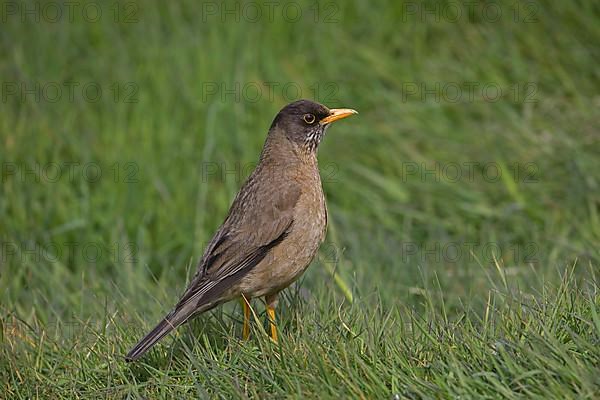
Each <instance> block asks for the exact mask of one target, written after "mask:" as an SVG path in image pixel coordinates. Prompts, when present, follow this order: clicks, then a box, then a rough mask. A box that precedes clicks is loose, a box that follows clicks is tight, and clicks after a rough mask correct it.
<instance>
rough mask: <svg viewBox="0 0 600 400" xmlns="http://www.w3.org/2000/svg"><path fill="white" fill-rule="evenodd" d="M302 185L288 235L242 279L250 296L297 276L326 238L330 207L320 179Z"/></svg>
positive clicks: (282, 285)
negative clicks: (326, 202) (327, 207)
mask: <svg viewBox="0 0 600 400" xmlns="http://www.w3.org/2000/svg"><path fill="white" fill-rule="evenodd" d="M303 188H304V190H303V192H302V194H301V196H300V198H299V199H298V202H297V204H296V206H295V207H294V222H293V224H292V226H291V228H290V231H289V233H288V235H287V236H286V238H285V239H284V240H283V241H282V242H281V243H280V244H279V245H277V246H276V247H275V248H273V249H272V250H271V251H270V252H269V254H268V255H267V256H266V257H265V259H264V260H263V261H262V262H261V263H259V264H258V265H257V266H256V267H255V268H253V270H252V271H251V272H250V273H249V274H248V275H247V276H246V277H245V278H244V279H243V282H242V285H241V286H242V288H241V289H242V292H243V293H245V294H247V295H248V296H250V297H258V296H263V295H266V294H270V293H274V292H277V291H279V290H282V289H284V288H285V287H287V286H289V285H290V284H291V283H292V282H294V281H295V280H296V279H298V277H299V276H300V275H302V273H303V272H304V271H305V270H306V268H307V267H308V265H309V264H310V262H311V261H312V260H313V258H314V257H315V255H316V254H317V251H318V249H319V246H320V244H321V243H322V242H323V240H324V238H325V233H326V228H327V209H326V205H325V197H324V195H323V190H322V188H321V182H320V179H319V180H318V181H314V182H312V184H310V185H303Z"/></svg>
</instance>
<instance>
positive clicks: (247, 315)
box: [241, 295, 250, 340]
mask: <svg viewBox="0 0 600 400" xmlns="http://www.w3.org/2000/svg"><path fill="white" fill-rule="evenodd" d="M241 302H242V309H243V310H244V327H243V328H242V338H243V339H244V340H248V338H249V337H250V304H248V299H246V296H244V295H242V298H241Z"/></svg>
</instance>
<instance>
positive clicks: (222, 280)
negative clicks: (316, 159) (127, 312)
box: [175, 178, 301, 310]
mask: <svg viewBox="0 0 600 400" xmlns="http://www.w3.org/2000/svg"><path fill="white" fill-rule="evenodd" d="M300 193H301V192H300V188H299V186H298V185H296V184H295V183H294V182H293V181H287V182H285V186H284V187H281V186H280V185H275V184H274V182H273V181H269V180H265V179H262V180H254V179H252V178H251V179H250V180H249V181H248V182H247V183H246V185H244V187H243V188H242V189H241V190H240V193H239V194H238V196H237V197H236V199H235V200H234V202H233V204H232V206H231V209H230V211H229V215H228V216H227V219H226V220H225V223H224V224H223V226H222V227H221V228H220V229H219V231H218V232H217V234H216V235H215V237H214V238H213V240H212V241H211V243H210V244H209V246H208V247H207V250H206V252H205V254H204V256H203V257H202V260H201V261H200V265H199V266H198V273H197V275H196V276H195V277H194V279H192V282H191V283H190V285H189V287H188V289H187V290H186V292H185V293H184V294H183V296H182V298H181V300H180V301H179V303H178V304H177V306H176V307H175V310H178V309H182V308H188V307H189V308H193V309H196V308H198V307H199V306H200V305H202V304H206V303H209V302H211V301H213V300H214V299H216V298H218V297H219V296H220V295H221V294H222V293H223V292H224V291H225V290H227V289H228V288H229V287H231V285H232V284H234V283H235V282H237V281H239V279H241V278H242V277H243V276H244V275H246V274H247V273H248V272H249V271H250V270H251V269H252V268H253V267H255V266H256V265H258V264H259V263H260V262H261V261H262V260H263V259H264V258H265V257H266V256H267V255H268V254H269V252H270V251H271V249H273V248H274V247H275V246H277V245H278V244H279V243H281V242H282V241H283V240H284V239H285V237H286V236H287V234H288V233H289V231H290V228H291V226H292V224H293V222H294V219H293V215H294V207H295V205H296V203H297V202H298V199H299V198H300Z"/></svg>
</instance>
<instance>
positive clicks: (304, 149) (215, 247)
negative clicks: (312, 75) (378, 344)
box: [126, 100, 357, 361]
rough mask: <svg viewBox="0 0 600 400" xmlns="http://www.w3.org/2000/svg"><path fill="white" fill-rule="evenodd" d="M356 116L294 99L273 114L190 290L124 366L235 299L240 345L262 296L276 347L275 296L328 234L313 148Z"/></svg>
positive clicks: (296, 274) (130, 353)
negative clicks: (240, 318)
mask: <svg viewBox="0 0 600 400" xmlns="http://www.w3.org/2000/svg"><path fill="white" fill-rule="evenodd" d="M356 113H357V112H356V111H354V110H351V109H345V108H343V109H328V108H327V107H325V106H323V105H321V104H318V103H315V102H312V101H309V100H299V101H296V102H293V103H291V104H288V105H287V106H285V107H284V108H283V109H282V110H281V111H280V112H279V113H278V114H277V116H276V117H275V119H274V120H273V123H272V124H271V128H270V129H269V133H268V135H267V139H266V141H265V144H264V146H263V150H262V153H261V155H260V161H259V163H258V165H257V167H256V169H255V170H254V171H253V172H252V174H251V175H250V177H249V178H248V180H247V181H246V182H245V183H244V185H243V186H242V188H241V189H240V191H239V193H238V194H237V196H236V197H235V199H234V201H233V204H232V205H231V208H230V209H229V214H228V215H227V218H225V221H224V222H223V225H221V227H220V228H219V229H218V230H217V233H216V234H215V235H214V237H213V238H212V240H211V241H210V243H209V244H208V246H207V248H206V251H205V253H204V256H203V257H202V259H201V260H200V263H199V265H198V269H197V272H196V274H195V275H194V277H193V278H192V280H191V282H190V284H189V286H188V288H187V289H186V291H185V292H184V294H183V296H182V297H181V299H180V300H179V302H178V303H177V305H176V306H175V308H174V309H173V310H172V311H171V312H170V313H169V314H168V315H167V316H166V317H165V318H164V319H163V320H162V321H161V322H160V323H159V324H158V325H157V326H156V327H155V328H154V329H153V330H152V331H151V332H150V333H149V334H148V335H146V337H144V338H143V339H142V340H141V341H140V342H139V343H138V344H136V345H135V347H134V348H133V349H132V350H131V351H130V352H129V354H127V356H126V360H128V361H134V360H137V359H138V358H139V357H141V356H142V355H143V354H144V353H145V352H146V351H148V349H150V347H152V346H153V345H154V344H155V343H156V342H158V341H159V340H160V339H162V338H163V337H164V336H166V335H167V334H168V333H169V332H171V331H172V330H173V329H175V328H177V327H178V326H179V325H181V324H183V323H184V322H186V321H188V320H189V319H190V318H192V317H194V316H197V315H199V314H201V313H203V312H205V311H208V310H210V309H212V308H213V307H216V306H217V305H219V304H222V303H224V302H227V301H230V300H232V299H235V298H239V297H241V298H242V305H243V308H244V326H243V331H242V332H243V333H242V335H243V337H244V339H247V338H248V336H249V333H250V328H249V322H250V321H249V320H250V307H249V304H248V302H247V299H251V298H254V297H260V296H265V302H266V306H267V314H268V318H269V322H270V327H271V338H272V339H273V340H274V341H277V328H276V326H275V307H276V306H277V296H278V293H279V292H280V291H281V290H283V289H285V288H286V287H288V286H289V285H290V284H291V283H292V282H294V281H295V280H296V279H297V278H298V277H299V276H300V275H301V274H302V273H303V272H304V271H305V270H306V268H307V267H308V265H309V264H310V262H311V261H312V259H313V257H314V256H315V254H316V253H317V250H318V248H319V245H320V244H321V242H322V241H323V239H324V237H325V231H326V228H327V208H326V205H325V197H324V195H323V189H322V187H321V178H320V176H319V168H318V164H317V148H318V146H319V143H320V142H321V139H322V138H323V135H324V134H325V131H326V130H327V128H328V127H329V125H330V124H331V123H332V122H334V121H337V120H339V119H342V118H346V117H348V116H350V115H353V114H356Z"/></svg>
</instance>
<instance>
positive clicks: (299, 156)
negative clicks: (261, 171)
mask: <svg viewBox="0 0 600 400" xmlns="http://www.w3.org/2000/svg"><path fill="white" fill-rule="evenodd" d="M260 162H261V163H267V164H272V165H278V166H281V167H292V166H294V165H295V166H298V167H304V168H307V167H309V168H314V169H316V170H318V168H319V167H318V162H317V152H316V150H313V149H310V148H308V147H306V146H304V145H303V144H299V143H295V142H293V141H291V140H290V139H288V138H287V137H286V136H285V134H283V133H282V132H270V133H269V135H268V136H267V140H266V141H265V145H264V147H263V150H262V153H261V155H260Z"/></svg>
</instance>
